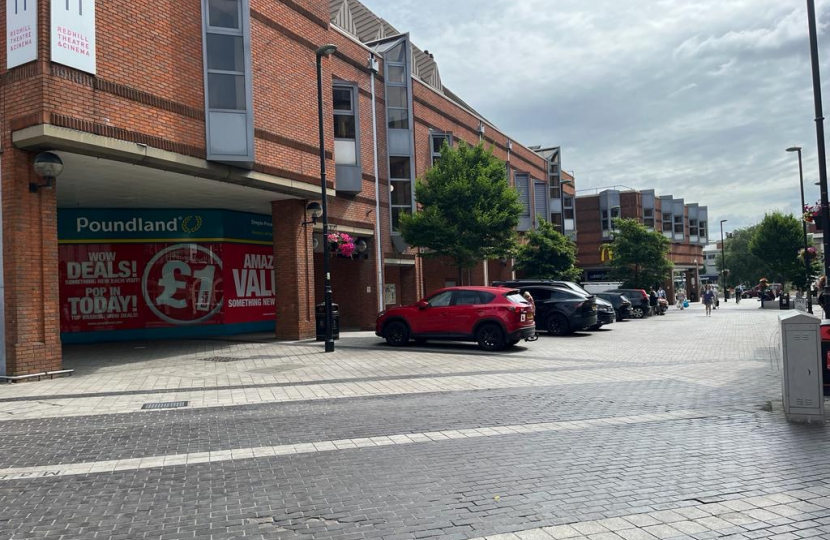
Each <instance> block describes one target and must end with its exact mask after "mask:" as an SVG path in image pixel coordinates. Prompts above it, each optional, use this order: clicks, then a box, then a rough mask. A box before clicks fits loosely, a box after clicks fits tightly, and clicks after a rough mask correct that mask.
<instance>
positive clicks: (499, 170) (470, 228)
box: [400, 142, 522, 283]
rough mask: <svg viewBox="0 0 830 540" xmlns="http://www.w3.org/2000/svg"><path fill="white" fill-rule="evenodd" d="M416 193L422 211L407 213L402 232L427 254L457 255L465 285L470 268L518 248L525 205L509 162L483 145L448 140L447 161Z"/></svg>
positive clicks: (444, 151) (444, 155)
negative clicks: (507, 165) (511, 177)
mask: <svg viewBox="0 0 830 540" xmlns="http://www.w3.org/2000/svg"><path fill="white" fill-rule="evenodd" d="M415 196H416V199H417V201H418V204H419V205H420V207H421V209H420V211H419V212H417V213H415V214H412V215H409V214H403V215H401V218H400V230H401V235H402V236H403V238H404V240H405V241H406V242H407V243H408V244H410V245H413V246H417V247H422V248H426V249H427V250H429V251H428V252H426V253H425V254H424V256H426V257H449V258H451V259H452V260H453V261H454V262H455V265H456V267H457V268H458V281H459V283H461V282H462V275H463V270H464V269H467V268H472V267H474V266H475V265H476V264H478V263H479V262H481V261H482V260H487V259H497V258H501V257H507V256H509V255H510V254H511V253H512V252H513V250H514V248H515V246H516V237H517V234H516V226H517V225H518V224H519V216H520V215H521V213H522V205H521V203H520V202H519V195H518V193H517V192H516V190H515V189H513V188H511V187H510V184H508V182H507V175H506V174H505V168H504V162H503V161H501V160H499V159H498V158H496V157H495V156H494V155H493V152H492V150H486V149H485V148H484V145H483V144H481V143H479V144H478V145H476V146H469V145H467V144H464V143H463V142H461V143H459V144H458V147H457V148H451V147H449V146H448V145H447V144H446V143H444V146H443V147H442V148H441V159H439V160H438V161H437V162H436V163H435V166H433V167H432V168H431V169H429V170H428V171H427V173H426V177H425V178H423V179H418V181H417V183H416V185H415Z"/></svg>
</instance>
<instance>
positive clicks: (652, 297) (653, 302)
mask: <svg viewBox="0 0 830 540" xmlns="http://www.w3.org/2000/svg"><path fill="white" fill-rule="evenodd" d="M648 305H649V306H651V314H652V315H657V291H655V290H654V287H652V288H651V293H649V295H648Z"/></svg>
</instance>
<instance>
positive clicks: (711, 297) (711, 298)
mask: <svg viewBox="0 0 830 540" xmlns="http://www.w3.org/2000/svg"><path fill="white" fill-rule="evenodd" d="M714 303H715V292H714V291H713V290H712V286H711V285H707V286H706V291H705V292H704V293H703V305H704V306H706V316H707V317H711V316H712V306H713V305H714Z"/></svg>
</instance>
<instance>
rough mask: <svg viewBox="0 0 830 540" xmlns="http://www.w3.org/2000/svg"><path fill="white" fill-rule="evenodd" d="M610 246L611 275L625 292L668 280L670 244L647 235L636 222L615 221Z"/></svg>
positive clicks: (645, 230) (631, 220)
mask: <svg viewBox="0 0 830 540" xmlns="http://www.w3.org/2000/svg"><path fill="white" fill-rule="evenodd" d="M614 227H615V229H616V231H615V232H614V240H613V242H612V243H611V257H612V258H611V275H612V277H613V279H615V280H619V281H622V282H623V287H625V288H637V289H643V288H647V287H651V286H653V285H655V284H657V283H662V282H664V281H666V280H667V279H670V278H671V274H672V267H673V266H672V262H671V260H670V259H669V248H670V246H671V243H670V242H669V240H668V239H667V238H666V237H665V236H663V235H662V234H660V233H659V232H657V231H649V230H648V229H647V228H646V227H645V226H643V225H642V224H640V223H639V222H638V221H637V220H636V219H618V220H615V221H614Z"/></svg>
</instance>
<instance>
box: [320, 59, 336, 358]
mask: <svg viewBox="0 0 830 540" xmlns="http://www.w3.org/2000/svg"><path fill="white" fill-rule="evenodd" d="M335 51H337V45H331V44H329V45H323V46H322V47H320V48H319V49H317V50H316V51H315V53H316V55H317V119H318V124H319V131H320V190H321V192H322V196H323V202H322V204H323V273H324V274H325V304H326V352H334V336H333V332H332V326H333V321H332V312H331V262H330V261H329V241H328V238H329V213H328V204H327V202H328V201H327V196H326V140H325V136H324V133H325V132H324V131H323V57H324V56H326V57H328V56H331V55H332V54H333V53H334V52H335Z"/></svg>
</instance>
